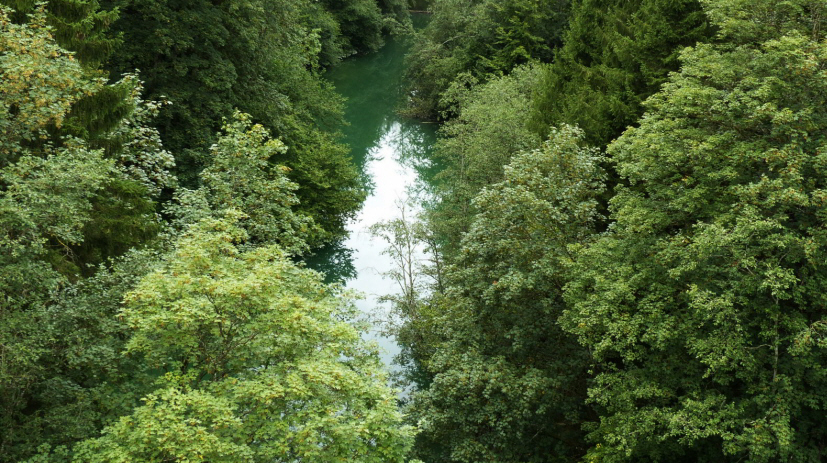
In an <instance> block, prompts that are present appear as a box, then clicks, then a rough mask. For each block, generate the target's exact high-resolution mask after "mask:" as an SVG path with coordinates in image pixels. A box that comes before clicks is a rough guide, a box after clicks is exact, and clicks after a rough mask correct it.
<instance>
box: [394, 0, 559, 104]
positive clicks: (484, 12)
mask: <svg viewBox="0 0 827 463" xmlns="http://www.w3.org/2000/svg"><path fill="white" fill-rule="evenodd" d="M567 4H568V2H567V1H564V0H553V1H540V0H507V1H493V0H484V1H476V0H436V1H434V2H432V3H431V5H430V10H431V11H432V12H433V19H432V20H431V21H430V22H429V23H428V26H427V27H426V28H425V29H424V30H423V31H422V32H420V33H419V34H418V36H417V40H416V42H415V44H414V47H413V50H412V51H411V53H410V55H409V57H408V62H409V69H408V75H409V78H410V79H411V80H412V90H411V98H410V100H411V101H410V108H409V109H408V112H409V113H410V114H412V115H415V116H417V117H422V118H436V117H437V116H444V115H442V114H440V112H441V111H443V110H444V109H446V108H445V107H444V105H442V104H441V101H440V100H441V99H442V98H443V96H444V93H445V92H446V90H448V89H449V88H450V87H451V85H452V84H453V83H454V82H455V81H457V80H458V78H459V77H460V76H462V75H463V74H467V75H470V76H472V77H473V78H475V79H477V80H480V81H485V80H488V79H489V78H491V77H493V76H496V75H502V74H507V73H509V72H511V70H512V69H513V68H514V67H515V66H517V65H519V64H523V63H527V62H529V61H532V60H540V61H545V62H548V61H550V60H551V58H552V53H553V49H554V48H555V47H557V46H558V45H559V44H560V37H561V35H562V32H563V28H564V25H565V17H566V14H565V12H566V9H567Z"/></svg>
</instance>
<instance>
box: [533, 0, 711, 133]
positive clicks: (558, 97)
mask: <svg viewBox="0 0 827 463" xmlns="http://www.w3.org/2000/svg"><path fill="white" fill-rule="evenodd" d="M712 31H713V29H712V28H711V27H710V26H709V25H708V21H707V19H706V16H705V14H704V13H703V11H701V8H700V3H699V2H698V0H680V1H663V0H634V1H603V0H577V1H575V2H573V3H572V6H571V14H570V19H569V28H568V30H567V31H566V35H565V37H564V39H563V40H564V44H565V45H564V46H563V47H562V48H561V49H560V51H559V53H557V55H556V56H555V60H554V64H553V65H551V66H549V67H548V70H547V72H546V75H545V78H544V82H543V83H542V85H541V86H540V87H539V88H540V91H539V94H538V97H537V98H536V100H535V102H534V110H535V115H534V119H535V120H534V123H533V125H534V128H535V130H537V131H538V132H540V133H544V132H545V131H546V130H548V127H551V126H554V125H556V124H560V123H568V124H576V125H578V126H579V127H582V128H583V130H584V131H585V132H586V139H587V140H588V141H589V142H590V143H592V144H594V145H596V146H605V145H606V144H608V143H609V142H610V141H611V140H612V139H614V138H615V137H617V136H618V135H620V134H621V133H622V132H623V130H625V129H626V127H627V126H629V125H632V124H634V122H635V121H636V120H637V118H638V117H639V116H640V115H641V114H642V111H643V109H642V107H641V103H642V102H643V100H645V99H646V98H647V97H648V96H649V95H651V94H653V93H654V92H656V91H657V90H658V89H659V87H660V85H661V84H662V83H664V82H665V81H666V77H667V75H668V73H669V72H672V71H676V70H677V69H678V64H679V63H678V59H677V56H678V53H679V51H680V50H681V48H683V47H685V46H689V45H694V44H695V43H696V42H698V41H703V40H705V39H708V38H710V37H711V34H712Z"/></svg>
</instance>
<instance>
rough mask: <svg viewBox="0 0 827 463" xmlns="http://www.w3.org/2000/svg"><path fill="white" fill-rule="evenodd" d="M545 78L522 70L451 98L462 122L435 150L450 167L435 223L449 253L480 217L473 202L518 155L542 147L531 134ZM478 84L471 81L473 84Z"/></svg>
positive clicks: (450, 126) (442, 179)
mask: <svg viewBox="0 0 827 463" xmlns="http://www.w3.org/2000/svg"><path fill="white" fill-rule="evenodd" d="M539 76H540V70H539V69H538V68H537V67H520V68H518V69H516V70H514V72H513V73H512V74H511V75H510V76H506V77H500V78H496V79H493V80H491V81H490V82H488V83H486V84H479V85H473V86H471V88H470V89H468V88H466V87H465V86H464V85H461V84H459V83H457V84H455V86H454V87H452V88H451V89H450V90H449V92H447V94H446V97H445V99H446V104H450V106H451V107H453V108H456V109H455V110H456V113H457V117H456V118H455V119H452V120H451V121H449V122H448V123H446V124H445V125H444V126H443V128H442V129H441V130H442V132H441V133H442V135H443V137H442V138H441V139H440V140H439V141H438V142H437V144H436V147H435V156H437V157H439V158H441V160H443V162H444V163H445V165H446V166H447V167H446V169H445V170H444V171H443V172H441V173H440V174H439V175H438V177H437V179H438V184H439V186H440V189H441V190H442V191H440V192H439V196H440V204H439V205H438V207H437V208H436V210H435V212H434V216H433V218H432V219H431V227H432V228H433V229H434V230H435V231H436V234H437V235H438V236H439V237H440V239H441V240H443V241H445V242H446V243H447V248H449V249H456V247H457V245H458V244H459V239H460V238H461V236H462V233H464V232H466V231H467V230H468V226H469V224H470V222H471V217H472V216H473V214H474V212H475V207H474V206H473V205H472V204H471V199H472V198H473V197H474V196H475V195H476V194H477V193H478V192H479V191H480V189H481V188H483V187H484V186H486V185H489V184H492V183H495V182H498V181H500V180H502V175H503V166H504V165H505V164H507V163H508V162H509V160H510V159H511V156H512V155H514V154H515V153H517V152H519V151H523V150H527V149H530V148H531V147H534V146H537V145H538V144H539V143H540V138H539V137H538V136H537V135H536V134H535V133H533V132H531V131H530V130H528V128H527V124H528V120H529V116H530V101H531V93H532V91H533V89H534V88H535V86H536V85H537V82H538V79H539ZM474 82H475V80H474V79H470V82H469V84H473V83H474ZM448 101H450V103H448Z"/></svg>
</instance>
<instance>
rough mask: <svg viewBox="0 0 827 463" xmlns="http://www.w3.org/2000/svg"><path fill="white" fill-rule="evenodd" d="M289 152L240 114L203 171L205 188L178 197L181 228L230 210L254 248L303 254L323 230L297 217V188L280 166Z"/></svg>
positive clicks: (176, 214) (172, 208)
mask: <svg viewBox="0 0 827 463" xmlns="http://www.w3.org/2000/svg"><path fill="white" fill-rule="evenodd" d="M286 151H287V147H286V146H285V145H284V143H282V142H281V140H278V139H273V138H271V137H270V134H269V133H268V131H267V130H266V129H265V128H264V127H262V126H261V125H259V124H255V125H254V124H252V123H251V122H250V116H249V115H247V114H243V113H240V112H236V113H235V115H234V116H233V119H232V120H231V121H227V123H226V124H225V125H224V133H223V134H222V135H221V136H220V138H219V139H218V141H217V142H216V144H215V145H213V146H212V148H211V149H210V161H209V164H208V166H207V167H206V168H205V169H204V170H203V171H201V174H200V177H201V183H202V185H203V186H202V187H201V188H200V189H198V190H186V189H182V190H181V191H179V192H177V193H176V195H177V198H176V199H177V204H175V205H170V207H168V212H170V213H171V215H173V216H174V217H175V222H176V224H175V225H176V228H178V229H179V230H183V229H185V228H186V227H187V226H188V225H191V224H193V223H195V222H197V221H199V220H202V219H204V218H206V217H222V216H223V215H224V213H225V211H226V210H229V209H234V210H238V211H240V212H242V213H243V214H244V215H245V219H244V220H243V221H242V226H243V227H244V229H245V230H246V231H247V233H248V234H249V241H250V243H251V244H255V245H263V244H276V243H278V244H280V245H281V247H282V248H284V249H285V250H287V251H289V252H291V253H293V254H298V253H301V252H302V251H305V250H306V248H307V242H308V241H310V240H311V239H312V238H313V237H314V236H313V234H314V233H315V234H318V233H321V232H322V230H321V229H320V228H319V227H318V226H317V225H316V224H314V223H313V220H312V219H311V218H310V217H307V216H305V215H303V214H301V213H297V212H295V211H294V208H296V206H297V205H298V202H299V200H298V198H297V197H296V194H295V191H296V189H298V185H296V184H295V183H293V182H291V181H290V180H289V179H288V178H287V172H288V171H289V169H288V168H287V167H284V166H281V165H278V164H275V159H276V158H277V157H279V156H283V155H284V153H285V152H286Z"/></svg>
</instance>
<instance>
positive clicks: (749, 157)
mask: <svg viewBox="0 0 827 463" xmlns="http://www.w3.org/2000/svg"><path fill="white" fill-rule="evenodd" d="M705 7H706V10H707V12H708V14H709V17H710V19H711V20H712V21H714V23H715V25H716V26H717V27H718V28H719V30H720V35H719V41H720V43H719V44H717V45H712V44H701V45H697V46H695V47H694V48H691V49H687V50H685V51H683V52H682V53H681V61H682V68H681V71H680V72H679V73H676V74H673V75H672V76H671V77H670V80H669V82H668V83H667V84H665V85H664V86H663V89H662V90H661V91H660V92H659V93H657V94H656V95H654V96H653V97H652V98H650V99H649V100H648V101H647V103H646V106H647V113H646V114H645V115H644V116H643V118H642V119H641V121H640V127H639V128H633V129H629V130H627V131H626V132H625V133H624V135H623V136H622V137H620V138H619V139H618V140H617V141H616V142H614V143H613V144H612V145H610V147H609V150H608V151H609V154H610V155H611V156H613V158H614V159H615V160H616V162H617V170H618V172H619V174H620V175H621V177H622V178H623V179H624V180H626V181H627V182H628V187H621V188H618V191H617V194H616V196H615V198H614V199H613V200H612V202H611V210H612V218H613V219H614V220H615V221H616V223H615V224H614V225H613V226H612V228H611V229H610V231H609V232H608V233H606V234H605V236H603V237H601V239H600V240H598V241H597V242H596V243H595V244H594V245H593V246H590V247H589V249H588V250H587V251H586V252H584V253H583V254H582V256H580V257H579V259H578V262H577V268H576V269H575V270H574V272H573V275H574V277H573V279H572V281H571V282H570V283H569V286H568V289H567V292H566V298H567V300H568V301H569V303H570V304H571V305H572V309H571V310H569V311H568V312H567V313H566V314H565V316H564V326H565V328H566V330H568V331H569V332H571V333H573V334H576V335H577V336H578V338H579V339H580V341H581V342H582V343H583V344H584V345H585V346H587V347H588V348H589V350H590V351H591V352H592V354H593V355H594V359H595V373H596V376H595V379H594V383H593V384H592V385H591V387H590V391H589V396H590V400H591V401H592V403H594V404H595V406H596V407H598V409H600V410H602V412H601V418H600V421H599V423H598V424H597V425H596V426H595V427H594V428H592V429H591V434H590V437H591V439H592V441H593V442H594V443H595V446H594V447H592V449H591V450H590V452H589V456H588V458H589V459H591V460H592V461H603V462H616V461H667V460H668V461H693V462H698V461H710V462H711V461H716V462H718V461H749V462H768V461H797V462H804V461H819V460H820V459H822V458H823V455H824V451H823V447H824V442H825V435H827V434H825V432H827V429H825V426H824V421H823V419H822V415H823V411H822V405H821V404H822V403H824V400H825V399H827V397H825V396H824V392H825V391H827V389H825V377H824V374H823V365H825V360H827V358H825V353H824V351H823V349H822V346H823V341H822V339H823V338H822V334H821V326H822V324H823V323H824V322H823V317H824V311H823V301H824V294H825V287H824V284H825V282H826V281H827V278H825V276H827V275H825V273H824V266H823V261H824V252H825V246H827V241H825V236H827V235H825V232H824V225H823V223H824V217H825V216H824V210H823V204H824V190H825V186H827V185H825V181H824V179H825V178H827V177H825V174H827V172H825V164H824V162H823V153H824V150H825V139H827V138H825V137H826V136H827V113H825V112H824V110H823V108H824V107H825V106H824V105H825V103H827V101H825V98H827V87H825V85H826V84H825V82H827V81H825V79H824V76H823V69H824V67H825V65H827V44H826V43H825V41H824V37H823V32H822V31H823V30H824V29H823V28H824V17H823V15H822V12H823V8H824V4H823V2H821V1H794V2H784V3H778V2H772V1H760V2H745V1H729V0H720V1H712V0H710V1H708V2H705Z"/></svg>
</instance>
